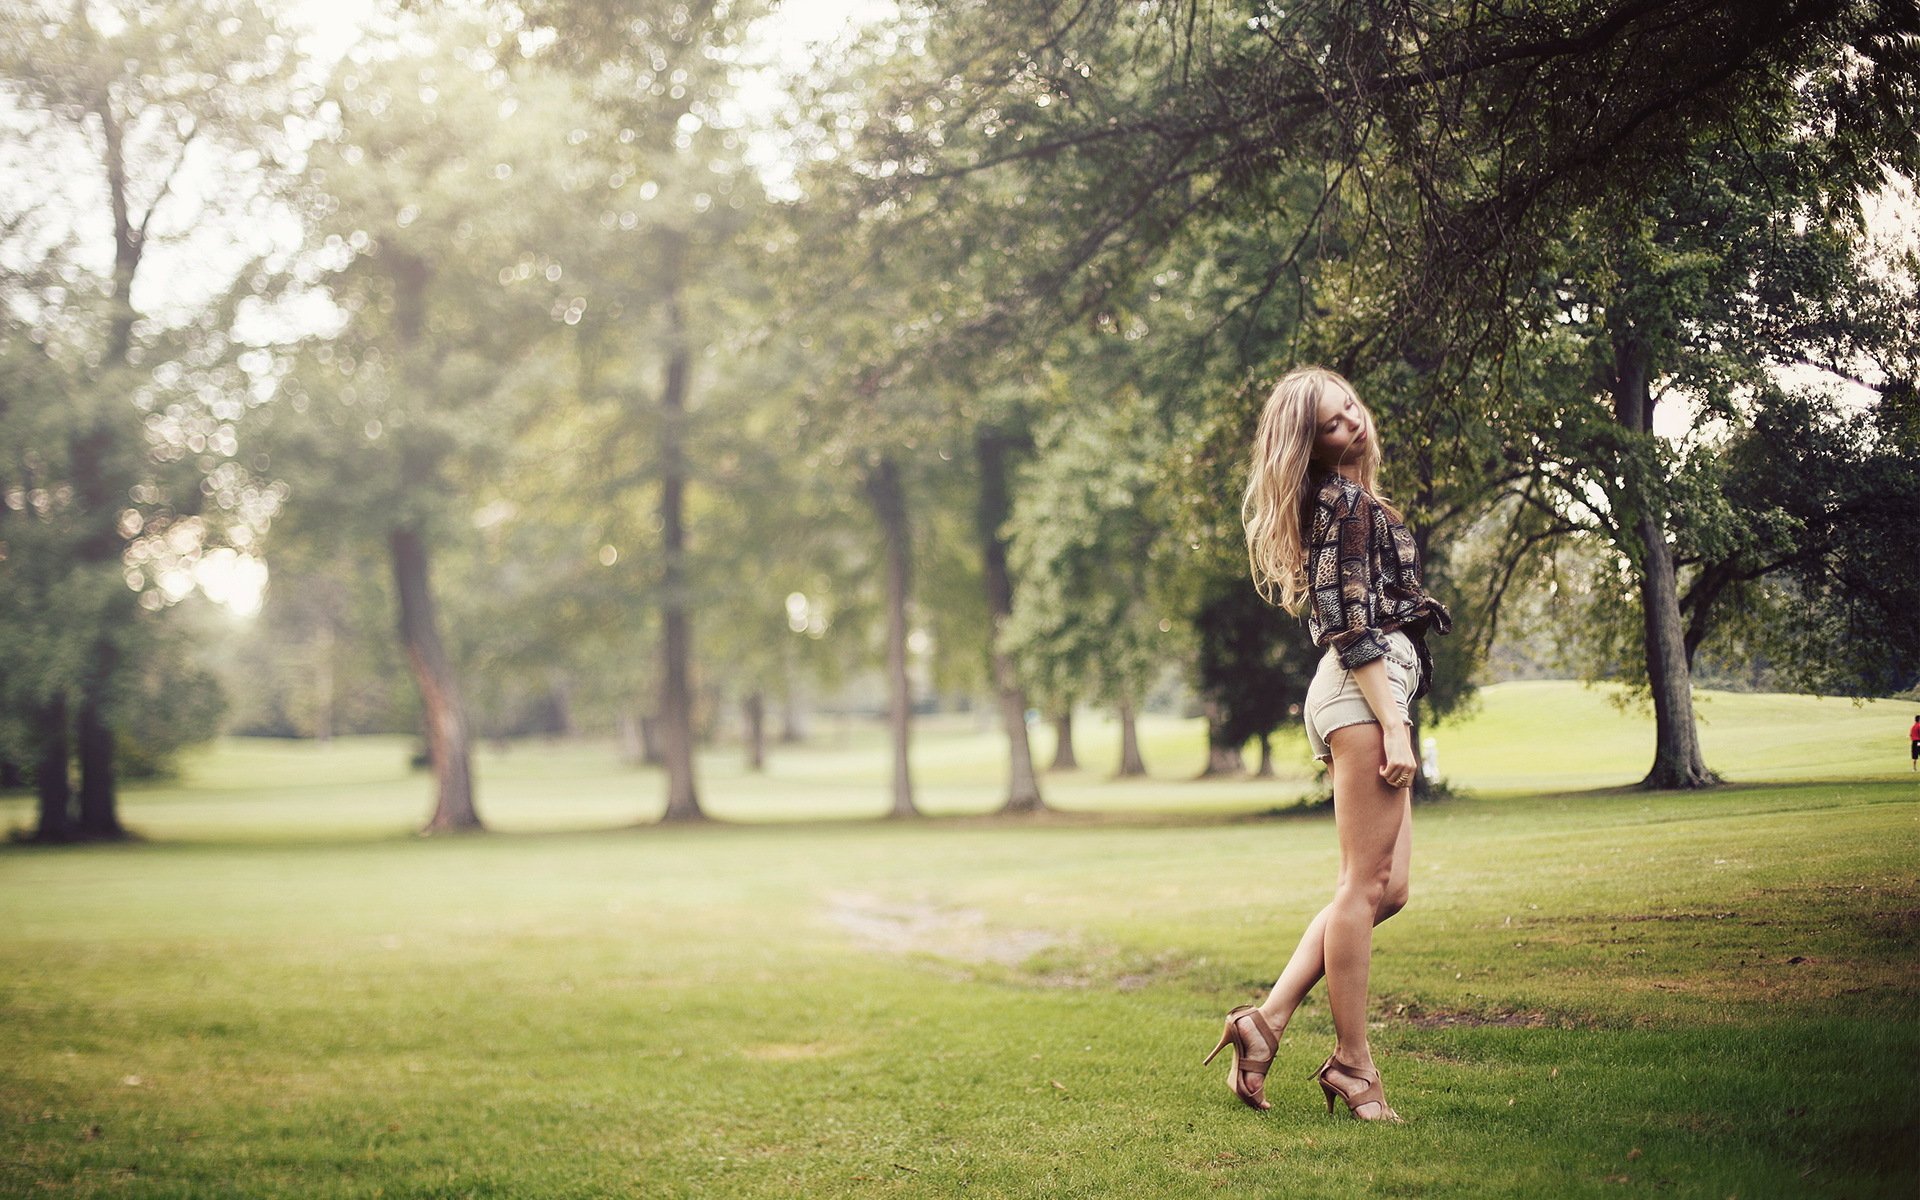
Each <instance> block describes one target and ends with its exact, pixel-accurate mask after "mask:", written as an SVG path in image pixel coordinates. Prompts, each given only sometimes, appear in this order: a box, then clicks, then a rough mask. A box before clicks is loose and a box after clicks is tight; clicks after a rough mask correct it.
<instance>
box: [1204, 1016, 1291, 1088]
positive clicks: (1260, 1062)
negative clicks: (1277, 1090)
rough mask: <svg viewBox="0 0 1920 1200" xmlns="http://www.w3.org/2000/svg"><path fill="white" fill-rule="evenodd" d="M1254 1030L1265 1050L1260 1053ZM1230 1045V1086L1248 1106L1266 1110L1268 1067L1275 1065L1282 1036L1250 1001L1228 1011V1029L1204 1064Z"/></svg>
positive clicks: (1223, 1031)
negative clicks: (1279, 1036) (1275, 1056)
mask: <svg viewBox="0 0 1920 1200" xmlns="http://www.w3.org/2000/svg"><path fill="white" fill-rule="evenodd" d="M1249 1026H1250V1027H1251V1032H1252V1033H1255V1034H1258V1035H1259V1036H1260V1042H1261V1045H1262V1046H1263V1047H1264V1048H1265V1051H1264V1053H1260V1054H1257V1053H1255V1052H1254V1049H1253V1039H1252V1038H1251V1037H1249V1036H1248V1034H1249ZM1228 1046H1232V1047H1233V1067H1232V1068H1231V1069H1230V1070H1228V1072H1227V1088H1228V1089H1229V1090H1230V1091H1232V1092H1233V1094H1234V1095H1235V1096H1238V1097H1239V1098H1240V1102H1241V1103H1242V1104H1245V1105H1246V1106H1247V1107H1248V1108H1258V1109H1265V1108H1268V1107H1270V1106H1269V1105H1268V1104H1267V1099H1266V1086H1267V1068H1269V1067H1271V1066H1273V1056H1274V1055H1275V1054H1276V1053H1278V1052H1279V1049H1280V1039H1279V1038H1278V1037H1277V1036H1275V1034H1274V1032H1273V1026H1271V1025H1269V1024H1267V1019H1266V1018H1265V1017H1264V1016H1261V1015H1260V1010H1259V1009H1258V1008H1255V1007H1254V1006H1253V1005H1251V1004H1242V1005H1240V1006H1239V1007H1237V1008H1235V1009H1234V1010H1233V1011H1232V1012H1230V1013H1228V1014H1227V1024H1226V1028H1225V1029H1223V1030H1222V1031H1221V1033H1220V1040H1219V1041H1218V1042H1217V1043H1215V1044H1214V1047H1213V1049H1212V1050H1211V1051H1209V1052H1208V1053H1207V1056H1206V1058H1204V1059H1202V1060H1201V1061H1200V1065H1201V1066H1203V1067H1204V1066H1206V1065H1207V1064H1208V1063H1210V1062H1212V1061H1213V1059H1214V1055H1216V1054H1219V1053H1220V1052H1221V1051H1222V1050H1225V1049H1226V1048H1227V1047H1228Z"/></svg>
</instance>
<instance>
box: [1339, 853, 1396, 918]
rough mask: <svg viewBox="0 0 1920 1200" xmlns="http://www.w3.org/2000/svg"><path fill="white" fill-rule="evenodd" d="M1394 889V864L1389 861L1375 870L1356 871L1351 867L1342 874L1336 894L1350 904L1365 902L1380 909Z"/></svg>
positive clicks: (1372, 907)
mask: <svg viewBox="0 0 1920 1200" xmlns="http://www.w3.org/2000/svg"><path fill="white" fill-rule="evenodd" d="M1392 890H1393V864H1392V863H1387V864H1384V865H1383V866H1381V867H1380V868H1379V869H1378V870H1375V871H1356V870H1353V869H1351V868H1349V869H1348V870H1347V872H1346V873H1345V874H1344V875H1342V876H1341V878H1340V884H1339V887H1338V888H1337V889H1336V895H1337V896H1339V897H1341V898H1343V899H1345V900H1346V901H1347V902H1348V903H1350V904H1364V905H1365V906H1366V907H1368V908H1370V909H1372V910H1374V911H1375V912H1378V911H1380V908H1381V906H1382V905H1384V904H1385V903H1386V902H1387V898H1388V896H1389V895H1391V893H1392Z"/></svg>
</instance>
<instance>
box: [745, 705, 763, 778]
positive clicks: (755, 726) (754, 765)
mask: <svg viewBox="0 0 1920 1200" xmlns="http://www.w3.org/2000/svg"><path fill="white" fill-rule="evenodd" d="M740 715H741V717H742V719H743V720H744V721H745V724H746V729H745V733H746V738H745V741H746V748H747V770H749V771H764V770H766V769H767V698H766V695H765V694H764V693H762V692H758V691H755V692H749V693H747V698H746V699H745V700H742V701H741V702H740Z"/></svg>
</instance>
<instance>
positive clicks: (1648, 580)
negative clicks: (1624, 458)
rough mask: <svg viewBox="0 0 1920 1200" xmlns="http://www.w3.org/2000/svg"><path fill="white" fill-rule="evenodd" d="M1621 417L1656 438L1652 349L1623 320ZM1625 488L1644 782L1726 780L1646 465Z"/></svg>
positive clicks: (1616, 380)
mask: <svg viewBox="0 0 1920 1200" xmlns="http://www.w3.org/2000/svg"><path fill="white" fill-rule="evenodd" d="M1612 340H1613V352H1614V371H1613V396H1614V416H1615V419H1616V420H1618V421H1619V422H1620V424H1622V425H1624V426H1626V427H1627V428H1628V429H1629V430H1632V431H1633V432H1634V433H1636V434H1639V435H1641V436H1644V437H1649V438H1650V437H1652V436H1653V407H1654V400H1653V396H1652V393H1651V390H1650V383H1651V373H1652V366H1651V362H1650V359H1651V355H1650V353H1649V351H1648V350H1647V347H1646V346H1645V345H1644V344H1643V343H1642V342H1641V340H1640V339H1639V338H1638V337H1637V336H1636V335H1635V333H1634V331H1633V329H1632V328H1631V326H1629V325H1626V324H1625V323H1624V322H1623V324H1622V326H1621V327H1618V328H1616V329H1614V331H1613V334H1612ZM1625 466H1626V470H1625V471H1624V472H1623V474H1624V476H1625V478H1626V488H1625V489H1624V490H1623V492H1622V493H1620V494H1617V495H1616V496H1615V497H1614V498H1613V499H1614V508H1615V514H1614V515H1615V519H1616V520H1617V521H1618V522H1619V523H1620V526H1621V529H1620V532H1621V535H1622V536H1623V537H1632V538H1634V539H1635V541H1636V542H1637V543H1638V545H1637V547H1636V548H1637V549H1638V550H1639V552H1640V553H1639V554H1638V556H1637V557H1638V559H1639V562H1638V563H1637V564H1636V565H1637V566H1638V567H1639V574H1640V609H1641V616H1642V621H1643V625H1644V641H1645V650H1646V659H1647V683H1648V686H1649V687H1650V688H1651V689H1652V692H1653V719H1654V751H1653V767H1652V769H1650V770H1649V771H1648V772H1647V775H1646V778H1644V779H1642V780H1641V781H1640V786H1641V787H1644V788H1659V789H1666V788H1700V787H1710V786H1712V785H1713V784H1715V783H1718V782H1719V780H1718V778H1717V777H1715V776H1714V774H1713V773H1712V772H1711V771H1709V770H1707V766H1706V761H1705V759H1704V758H1703V757H1702V755H1701V753H1700V733H1699V726H1698V724H1697V723H1696V722H1695V719H1694V713H1693V673H1692V671H1691V670H1690V668H1689V666H1688V652H1687V646H1686V631H1685V625H1684V623H1683V622H1682V620H1681V617H1680V589H1679V583H1678V579H1677V577H1676V574H1675V571H1674V565H1673V549H1672V547H1670V546H1668V545H1667V531H1666V525H1665V521H1664V519H1663V517H1662V514H1661V511H1660V505H1659V504H1658V502H1657V501H1656V500H1655V499H1654V498H1653V497H1651V496H1650V495H1649V494H1648V492H1649V486H1648V481H1647V480H1644V479H1642V478H1640V472H1641V471H1642V470H1644V467H1642V466H1640V465H1638V464H1635V463H1632V462H1629V463H1627V464H1625Z"/></svg>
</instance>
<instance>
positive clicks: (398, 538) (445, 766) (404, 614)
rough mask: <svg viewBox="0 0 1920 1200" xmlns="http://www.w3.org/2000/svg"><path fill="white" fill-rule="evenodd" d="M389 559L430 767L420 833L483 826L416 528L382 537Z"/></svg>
mask: <svg viewBox="0 0 1920 1200" xmlns="http://www.w3.org/2000/svg"><path fill="white" fill-rule="evenodd" d="M387 541H388V546H389V548H390V550H391V551H392V557H393V582H394V590H395V591H396V592H397V593H398V594H399V597H400V644H401V645H402V646H404V647H405V648H406V651H407V662H408V663H409V665H411V667H412V668H413V681H414V685H415V686H416V687H417V688H419V690H420V706H421V712H422V716H423V717H424V719H425V724H426V733H427V761H428V763H429V764H430V765H431V766H432V768H433V779H434V805H433V816H432V817H430V818H429V819H428V820H427V823H426V825H425V827H423V828H422V829H421V831H420V832H422V833H451V832H457V831H463V830H477V829H481V828H483V826H482V825H481V823H480V814H479V812H478V811H477V810H476V809H475V808H474V803H473V766H472V751H471V748H470V747H469V745H468V741H467V719H466V714H465V713H464V712H463V711H462V710H461V706H460V687H459V683H458V681H457V680H456V679H455V677H454V672H453V663H452V662H451V661H450V660H449V659H448V658H447V652H446V647H445V646H444V645H443V644H442V643H441V641H440V626H439V619H438V617H437V616H436V614H435V611H434V603H433V585H432V581H431V576H430V572H429V570H428V563H427V547H426V543H425V542H424V541H422V540H421V537H420V533H419V531H418V530H416V529H413V528H411V527H407V526H402V527H400V528H398V529H395V530H393V531H392V532H391V533H390V534H389V535H388V538H387Z"/></svg>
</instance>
